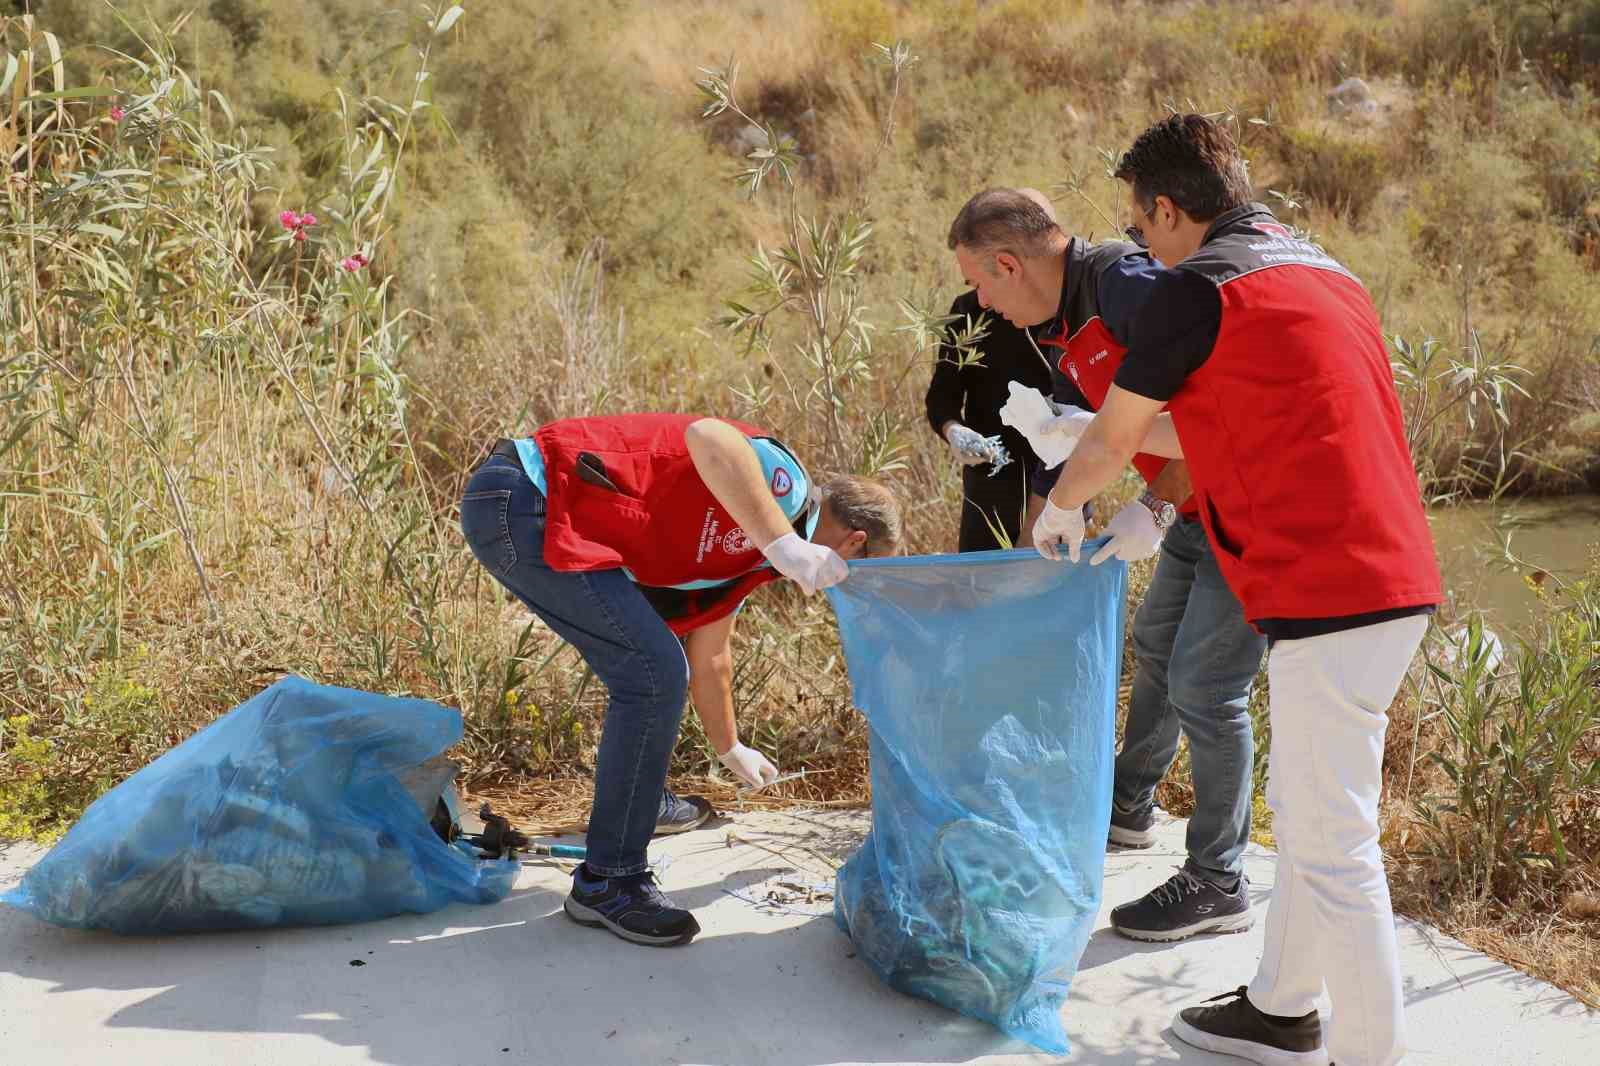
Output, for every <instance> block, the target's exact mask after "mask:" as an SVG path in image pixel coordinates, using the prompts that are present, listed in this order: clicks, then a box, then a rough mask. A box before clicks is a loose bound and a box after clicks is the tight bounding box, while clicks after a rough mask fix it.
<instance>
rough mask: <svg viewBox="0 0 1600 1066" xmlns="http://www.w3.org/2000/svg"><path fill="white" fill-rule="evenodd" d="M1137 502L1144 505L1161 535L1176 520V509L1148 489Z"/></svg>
mask: <svg viewBox="0 0 1600 1066" xmlns="http://www.w3.org/2000/svg"><path fill="white" fill-rule="evenodd" d="M1139 502H1140V503H1142V504H1144V505H1145V507H1146V508H1147V509H1148V510H1149V511H1150V514H1151V516H1152V517H1153V518H1154V519H1155V520H1156V528H1157V529H1159V530H1161V531H1162V532H1163V533H1164V532H1166V531H1167V530H1168V529H1170V528H1171V527H1172V523H1173V522H1174V521H1176V520H1177V517H1178V509H1177V508H1176V507H1174V506H1173V505H1172V504H1171V503H1168V502H1167V501H1166V500H1163V499H1159V498H1157V497H1156V495H1155V494H1154V493H1152V492H1151V491H1150V490H1149V489H1145V490H1144V492H1143V493H1142V494H1141V495H1140V496H1139Z"/></svg>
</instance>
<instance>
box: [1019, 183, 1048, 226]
mask: <svg viewBox="0 0 1600 1066" xmlns="http://www.w3.org/2000/svg"><path fill="white" fill-rule="evenodd" d="M1017 191H1018V192H1019V193H1021V194H1022V195H1024V196H1026V197H1027V198H1028V199H1030V200H1032V201H1033V202H1034V203H1036V204H1038V205H1039V206H1040V207H1041V208H1043V209H1044V213H1045V214H1047V215H1049V216H1050V221H1051V222H1055V221H1056V205H1055V204H1053V203H1051V202H1050V197H1048V196H1046V195H1045V194H1044V193H1042V192H1040V191H1039V190H1038V189H1028V188H1022V189H1018V190H1017Z"/></svg>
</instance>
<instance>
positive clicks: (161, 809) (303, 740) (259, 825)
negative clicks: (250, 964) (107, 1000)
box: [0, 677, 518, 934]
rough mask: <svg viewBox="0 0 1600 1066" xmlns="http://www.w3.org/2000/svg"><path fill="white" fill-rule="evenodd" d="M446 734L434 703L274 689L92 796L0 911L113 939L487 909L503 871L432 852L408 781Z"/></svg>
mask: <svg viewBox="0 0 1600 1066" xmlns="http://www.w3.org/2000/svg"><path fill="white" fill-rule="evenodd" d="M461 732H462V722H461V715H460V714H459V713H457V712H456V711H454V710H451V709H450V708H448V707H443V706H440V705H439V704H437V703H432V702H430V701H427V700H419V699H397V698H393V697H389V696H380V695H376V694H374V693H370V692H361V691H358V690H355V689H345V688H334V687H331V686H325V685H316V684H313V683H312V682H309V681H306V680H304V679H303V678H298V677H290V678H285V679H284V680H282V681H279V682H278V683H277V684H275V685H273V686H271V687H270V688H268V689H266V690H265V691H263V692H261V693H259V694H258V695H256V696H255V697H254V698H252V699H250V700H247V701H246V702H245V703H242V704H240V705H239V706H238V707H235V708H234V709H233V710H231V711H229V712H228V713H227V714H226V715H224V716H223V717H221V718H219V719H218V720H217V721H215V722H213V723H212V724H211V725H209V726H207V727H206V728H205V729H202V730H201V731H200V732H198V733H196V734H195V735H194V736H192V737H190V738H189V739H188V740H186V741H184V742H183V743H182V744H180V745H178V746H177V747H176V748H174V749H172V750H171V751H169V752H167V753H166V754H165V755H163V756H161V757H160V758H159V759H157V760H155V761H154V762H152V763H151V764H150V765H148V766H146V767H144V768H143V769H142V770H140V771H138V772H137V773H135V774H134V775H133V776H131V777H129V778H128V779H127V780H126V781H124V782H123V783H122V784H120V785H118V786H117V787H116V788H114V789H112V790H111V791H110V792H108V793H106V794H105V795H104V796H101V797H100V798H99V799H98V800H96V801H95V802H94V803H93V804H92V805H91V806H90V807H89V809H88V810H87V811H85V812H84V815H83V817H82V818H81V819H79V820H78V823H77V824H76V825H74V826H73V827H72V829H71V831H69V832H68V833H67V835H66V836H65V837H63V838H62V840H61V842H60V843H58V844H57V845H56V846H55V848H53V849H52V850H51V851H50V853H49V854H47V855H46V856H45V857H44V858H43V859H41V860H40V861H39V862H38V863H37V864H36V865H35V866H34V867H33V868H32V869H31V870H29V871H28V873H27V874H26V875H25V876H24V877H23V880H22V883H21V884H20V885H19V886H17V888H15V889H13V890H12V891H11V892H9V893H7V894H5V895H4V896H0V900H3V901H4V902H6V903H9V904H11V905H12V906H15V907H19V908H21V909H23V910H27V911H29V912H31V913H33V914H34V915H36V916H37V917H39V918H42V919H44V920H45V921H48V922H53V923H55V924H57V925H63V926H69V927H72V928H78V929H107V930H111V931H113V932H118V933H129V934H135V933H179V932H199V931H210V930H223V929H258V928H262V927H266V926H278V925H325V924H332V923H339V922H358V921H368V920H371V919H375V918H385V917H388V916H390V915H394V914H400V913H405V912H412V913H426V912H428V911H432V910H437V909H438V908H440V907H443V906H445V905H447V904H449V903H451V902H457V901H460V902H467V903H493V902H496V901H498V900H501V899H504V898H505V896H506V895H507V894H508V893H509V892H510V891H511V886H512V882H513V881H514V880H515V878H516V874H517V870H518V864H517V863H515V862H487V861H479V860H478V858H477V856H476V852H471V853H469V852H468V851H467V850H465V849H462V848H457V847H453V846H451V845H450V844H447V843H445V841H444V840H443V839H442V838H441V837H440V835H439V834H438V832H436V831H435V829H434V827H433V826H432V825H430V818H431V817H432V816H433V814H434V808H435V807H436V806H437V804H438V802H439V800H440V798H441V797H440V793H439V791H435V790H433V789H432V788H431V787H429V786H428V785H421V786H419V784H418V781H417V780H416V775H415V774H409V775H408V771H411V770H412V769H414V768H416V767H418V766H421V765H422V764H424V763H427V762H429V760H432V759H433V757H435V756H437V755H438V754H439V753H440V752H442V751H443V750H444V749H445V748H447V747H449V746H450V745H452V744H454V743H455V742H456V741H457V740H459V739H460V737H461ZM424 776H426V777H429V778H431V779H432V780H433V781H434V782H436V783H437V787H438V788H439V789H443V788H445V787H446V786H447V784H448V780H449V776H450V774H449V773H442V774H441V773H439V772H438V771H437V770H436V769H435V768H433V767H429V768H428V770H427V773H426V774H425V775H424ZM408 785H409V786H410V787H411V788H412V789H416V788H418V787H420V788H421V789H422V791H423V793H425V794H424V795H423V796H422V797H421V798H419V797H418V796H415V795H413V794H412V793H411V792H410V791H408ZM430 801H431V802H430Z"/></svg>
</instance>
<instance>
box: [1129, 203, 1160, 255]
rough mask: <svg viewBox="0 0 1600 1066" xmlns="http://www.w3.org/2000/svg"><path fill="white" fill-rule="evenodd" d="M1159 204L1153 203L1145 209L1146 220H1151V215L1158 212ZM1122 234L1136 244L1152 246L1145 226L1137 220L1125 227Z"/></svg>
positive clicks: (1143, 246)
mask: <svg viewBox="0 0 1600 1066" xmlns="http://www.w3.org/2000/svg"><path fill="white" fill-rule="evenodd" d="M1158 206H1160V205H1159V204H1154V203H1152V204H1151V205H1150V206H1149V207H1148V208H1146V209H1145V213H1144V220H1145V221H1146V222H1149V221H1150V216H1151V215H1153V214H1155V213H1156V208H1157V207H1158ZM1122 235H1123V236H1124V237H1127V238H1128V240H1130V241H1132V242H1133V243H1134V244H1137V245H1138V246H1139V247H1140V248H1148V247H1150V242H1149V241H1148V240H1146V239H1145V235H1144V227H1143V226H1141V225H1139V223H1137V222H1135V223H1134V224H1133V225H1131V226H1128V227H1127V228H1125V229H1124V230H1123V231H1122Z"/></svg>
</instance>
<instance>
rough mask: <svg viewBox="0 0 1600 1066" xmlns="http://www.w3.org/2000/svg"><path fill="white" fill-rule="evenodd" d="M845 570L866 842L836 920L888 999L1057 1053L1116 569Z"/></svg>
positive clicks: (1108, 676) (1097, 862)
mask: <svg viewBox="0 0 1600 1066" xmlns="http://www.w3.org/2000/svg"><path fill="white" fill-rule="evenodd" d="M1092 551H1093V549H1092V548H1091V547H1089V546H1087V545H1086V546H1085V548H1084V552H1083V560H1084V561H1083V562H1082V563H1079V564H1077V565H1074V564H1071V563H1066V562H1061V563H1053V562H1050V561H1048V560H1045V559H1042V558H1040V556H1039V555H1038V554H1037V553H1036V552H1032V551H1007V552H980V553H972V554H967V555H938V556H921V557H913V558H901V559H881V560H869V561H866V562H858V563H852V564H851V566H850V579H849V580H848V581H846V582H844V583H843V584H841V585H837V586H835V587H833V588H831V589H829V590H828V596H829V599H831V600H832V601H833V607H834V610H835V612H837V614H838V616H839V631H840V637H841V639H842V641H843V644H844V653H845V659H846V661H847V663H848V665H849V668H850V680H851V683H852V685H853V687H854V695H855V702H856V706H858V707H860V708H861V709H862V711H864V712H865V713H866V716H867V721H868V724H869V725H870V726H871V756H872V831H871V833H869V834H868V835H867V838H866V841H865V842H864V843H863V844H862V845H861V848H860V850H858V851H857V852H856V853H855V854H854V855H852V856H851V857H850V860H849V861H848V862H846V863H845V865H844V867H843V869H841V870H840V871H839V877H838V885H837V888H836V890H835V895H834V918H835V920H836V921H837V922H838V923H839V927H840V928H841V929H843V930H844V931H845V932H846V933H847V934H849V936H850V939H851V940H852V941H854V942H855V945H856V948H857V951H858V952H859V954H860V956H861V958H862V959H864V960H865V961H866V962H867V964H868V965H870V966H871V967H872V968H873V969H874V970H875V971H877V973H878V976H879V977H881V978H883V980H884V981H886V982H888V983H889V985H891V986H892V987H894V988H897V989H899V990H900V991H902V992H908V993H910V994H912V995H915V996H921V997H923V998H925V999H930V1000H933V1001H934V1002H935V1003H941V1004H943V1005H944V1006H946V1007H949V1008H951V1009H953V1010H957V1011H960V1012H961V1013H963V1014H967V1015H970V1016H972V1017H974V1018H980V1019H982V1020H983V1021H986V1022H989V1023H991V1024H993V1025H994V1026H996V1027H997V1028H999V1029H1000V1030H1002V1031H1004V1032H1006V1033H1008V1034H1010V1035H1012V1036H1015V1037H1018V1038H1020V1039H1022V1040H1026V1041H1027V1042H1029V1043H1030V1044H1033V1045H1034V1046H1036V1047H1039V1048H1042V1049H1044V1050H1046V1051H1051V1052H1058V1053H1065V1052H1066V1051H1067V1050H1068V1047H1067V1038H1066V1033H1065V1031H1064V1030H1063V1028H1062V1025H1061V1007H1062V1004H1063V1002H1064V1001H1065V999H1066V995H1067V989H1068V986H1069V984H1070V983H1071V979H1072V976H1073V974H1074V973H1075V972H1076V969H1077V965H1078V959H1079V957H1080V956H1081V955H1082V954H1083V949H1084V946H1085V944H1087V942H1088V939H1089V934H1090V932H1091V930H1092V929H1093V926H1094V921H1095V917H1096V915H1097V914H1098V912H1099V909H1100V886H1101V877H1102V874H1103V871H1104V864H1105V849H1106V831H1107V828H1108V825H1109V822H1110V817H1111V774H1112V757H1113V750H1112V749H1113V729H1114V719H1115V712H1116V702H1117V677H1118V674H1119V672H1120V668H1121V662H1122V622H1123V594H1124V589H1125V587H1126V584H1127V567H1126V565H1125V564H1123V563H1122V562H1120V561H1117V560H1112V561H1110V562H1107V563H1104V564H1102V565H1100V566H1090V565H1089V563H1088V559H1089V556H1090V554H1091V553H1092Z"/></svg>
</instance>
